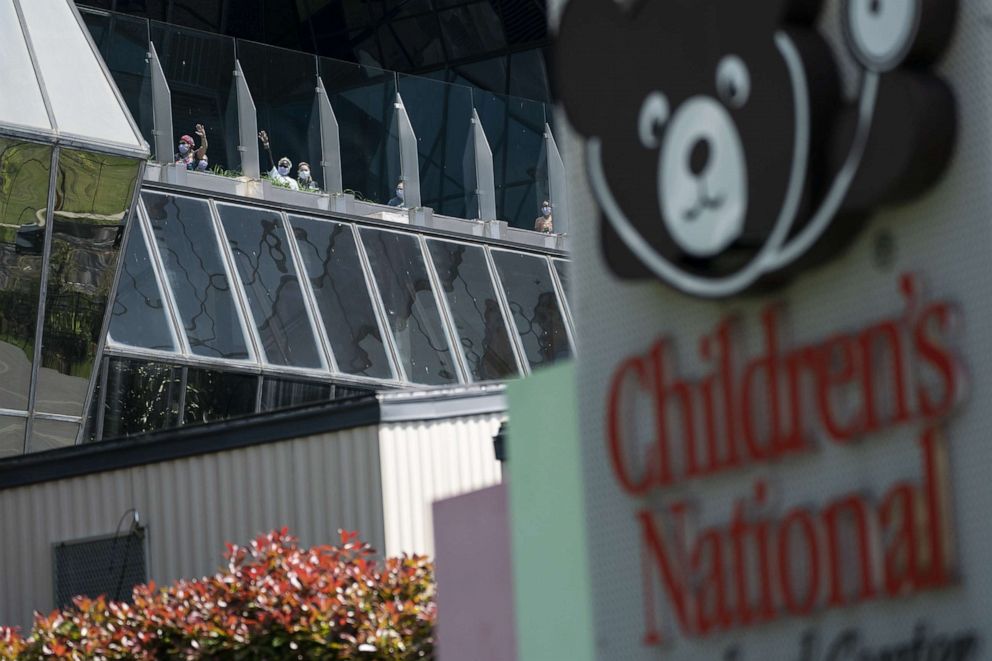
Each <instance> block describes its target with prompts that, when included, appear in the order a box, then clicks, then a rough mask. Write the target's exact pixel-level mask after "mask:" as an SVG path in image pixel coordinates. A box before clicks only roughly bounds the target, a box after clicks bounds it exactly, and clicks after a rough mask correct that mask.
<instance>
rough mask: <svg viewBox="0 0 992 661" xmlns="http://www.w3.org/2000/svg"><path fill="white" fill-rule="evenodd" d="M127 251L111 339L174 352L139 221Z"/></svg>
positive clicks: (134, 221)
mask: <svg viewBox="0 0 992 661" xmlns="http://www.w3.org/2000/svg"><path fill="white" fill-rule="evenodd" d="M131 222H133V223H134V226H133V227H132V228H131V236H130V237H129V238H128V242H127V250H125V251H124V265H123V266H122V267H121V278H120V280H119V281H118V283H117V297H116V298H115V299H114V311H113V313H112V314H113V316H112V317H111V319H110V333H109V334H110V338H111V339H112V340H113V341H114V342H117V343H119V344H126V345H128V346H132V347H142V348H145V349H159V350H161V351H175V350H176V347H175V343H174V342H173V339H172V333H171V332H170V331H169V326H170V324H169V319H168V317H169V315H168V313H167V311H166V309H165V303H164V301H163V299H162V292H161V290H160V289H159V285H158V281H157V279H156V278H155V271H154V269H153V268H152V260H151V257H150V256H149V254H148V246H147V245H146V244H145V233H144V230H143V229H142V227H141V223H139V222H138V219H137V217H134V218H133V219H132V221H131Z"/></svg>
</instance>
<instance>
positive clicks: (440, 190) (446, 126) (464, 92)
mask: <svg viewBox="0 0 992 661" xmlns="http://www.w3.org/2000/svg"><path fill="white" fill-rule="evenodd" d="M399 90H400V94H401V95H402V97H403V105H404V106H405V107H406V111H407V114H408V115H409V116H410V123H411V124H412V125H413V132H414V133H415V134H416V135H417V154H418V156H419V157H420V201H421V204H423V206H425V207H431V208H432V209H434V211H435V212H437V213H440V214H445V215H448V216H456V217H459V218H464V217H465V216H466V203H465V195H466V190H465V188H466V186H465V182H466V178H468V179H469V180H471V176H468V177H467V176H466V171H465V167H466V162H465V148H466V146H467V144H468V131H469V123H470V120H471V119H472V90H471V89H469V88H468V87H463V86H462V85H452V84H450V83H444V82H441V81H437V80H431V79H429V78H422V77H420V76H400V77H399ZM469 165H471V167H474V164H471V163H469Z"/></svg>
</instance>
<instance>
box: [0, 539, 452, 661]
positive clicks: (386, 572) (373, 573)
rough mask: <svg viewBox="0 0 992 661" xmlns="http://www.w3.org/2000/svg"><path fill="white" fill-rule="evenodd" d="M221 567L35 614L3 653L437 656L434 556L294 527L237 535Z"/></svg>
mask: <svg viewBox="0 0 992 661" xmlns="http://www.w3.org/2000/svg"><path fill="white" fill-rule="evenodd" d="M226 558H227V567H226V568H224V569H223V570H222V571H220V572H219V573H217V574H216V575H214V576H212V577H208V578H203V579H200V580H194V581H180V582H178V583H176V584H174V585H172V586H170V587H167V588H159V587H156V586H155V584H154V583H149V584H148V585H142V586H138V587H136V588H135V589H134V593H133V602H134V603H133V604H126V603H115V602H108V601H107V600H106V599H104V598H103V597H101V598H98V599H89V598H86V597H77V598H76V599H75V600H74V602H73V603H74V605H73V607H72V608H68V609H65V610H62V611H55V612H53V613H51V614H50V615H47V616H44V615H40V614H39V615H36V616H35V622H34V626H33V628H32V630H31V633H30V635H29V636H27V638H22V637H21V636H20V635H19V633H18V632H16V631H14V630H11V629H6V628H0V657H2V658H4V659H17V660H18V661H21V660H27V659H31V660H33V659H51V658H56V659H90V658H94V659H139V660H145V659H149V660H150V659H398V660H403V661H406V660H409V659H432V658H434V637H433V628H434V620H435V617H436V606H435V601H434V577H433V568H432V566H431V563H430V562H429V561H428V560H427V559H426V558H423V557H419V556H413V557H410V556H404V557H402V558H389V559H387V560H386V561H385V562H382V563H380V562H376V561H375V560H373V559H372V550H371V549H370V547H369V546H368V545H367V544H363V543H362V542H360V541H359V540H358V539H357V537H356V535H355V534H353V533H346V532H342V533H341V544H340V546H314V547H311V548H299V546H298V545H297V542H296V539H295V538H294V537H290V536H289V535H288V534H287V532H286V529H283V530H281V531H276V532H272V533H269V534H268V535H263V536H261V537H259V538H258V539H256V540H255V541H253V542H252V543H251V544H250V545H248V546H247V547H240V546H233V545H230V544H229V545H228V549H227V553H226Z"/></svg>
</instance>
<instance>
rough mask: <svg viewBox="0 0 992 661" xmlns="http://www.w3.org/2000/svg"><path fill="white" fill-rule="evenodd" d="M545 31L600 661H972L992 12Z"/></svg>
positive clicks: (983, 439)
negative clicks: (560, 145)
mask: <svg viewBox="0 0 992 661" xmlns="http://www.w3.org/2000/svg"><path fill="white" fill-rule="evenodd" d="M821 5H822V6H821ZM552 13H553V17H554V20H553V21H552V23H553V24H554V25H555V26H556V29H557V34H556V45H555V48H556V60H557V66H558V72H557V74H558V76H557V82H558V93H559V96H560V100H561V102H562V105H563V111H564V112H563V115H562V117H564V118H565V119H567V120H568V125H569V126H570V127H572V128H573V129H574V131H575V132H576V135H575V137H576V139H575V140H571V141H568V142H567V152H566V156H567V162H568V166H569V168H570V170H571V178H572V182H573V191H572V192H573V193H574V194H575V198H576V200H577V202H578V203H577V204H576V203H573V207H572V208H573V212H574V213H575V214H576V218H575V220H576V222H575V223H574V224H573V227H576V228H577V231H576V234H577V247H576V250H575V254H574V259H573V262H572V264H573V267H574V269H575V282H576V284H575V292H576V297H577V304H576V306H575V308H576V310H577V313H578V319H577V328H578V332H579V337H578V340H579V349H580V354H579V359H578V374H579V381H580V397H581V401H582V403H583V405H582V407H581V413H580V415H581V416H582V419H581V425H580V428H581V430H582V438H581V442H582V445H583V452H584V481H585V491H586V494H587V496H586V498H587V502H586V510H587V513H588V517H589V526H588V527H589V540H588V548H589V560H590V565H591V571H592V586H593V595H592V598H593V608H594V618H593V619H594V622H595V626H596V627H597V630H596V644H597V655H598V658H601V659H609V660H611V661H612V660H618V659H623V660H625V661H626V660H632V661H636V660H638V659H657V658H672V659H740V660H741V661H744V660H750V659H754V660H764V659H801V660H804V661H805V660H809V661H819V660H821V659H822V660H824V661H842V660H848V659H850V660H852V661H853V660H859V661H860V660H863V659H864V660H868V659H871V660H874V659H981V658H987V657H988V656H989V655H990V654H992V652H990V651H989V650H990V647H989V646H990V645H992V562H990V561H989V554H990V551H992V477H990V476H992V432H990V429H992V351H990V350H989V346H988V344H989V342H990V340H992V272H990V270H989V263H990V254H992V215H990V213H989V211H990V209H992V205H990V202H992V195H990V192H989V191H990V186H989V182H990V181H992V168H990V163H992V144H990V132H989V130H988V128H987V126H988V122H989V119H988V118H989V117H992V70H990V66H989V64H987V63H988V62H990V61H992V60H990V59H989V52H988V49H987V48H986V46H985V44H986V42H987V41H988V34H987V32H988V31H987V28H986V27H983V26H984V25H985V24H986V22H987V18H986V17H987V16H989V15H992V1H989V0H960V1H959V2H953V1H950V0H947V1H945V0H933V1H931V0H824V2H822V3H821V2H815V1H810V2H808V1H802V0H801V1H787V0H768V1H767V2H765V1H764V0H762V1H761V2H740V1H739V0H710V1H707V0H693V1H692V2H688V1H681V0H666V1H658V0H648V1H643V2H637V1H635V2H625V3H617V2H612V1H610V0H570V1H567V2H561V3H558V4H557V5H556V7H555V9H554V10H553V12H552ZM587 182H588V184H587ZM576 189H578V190H576Z"/></svg>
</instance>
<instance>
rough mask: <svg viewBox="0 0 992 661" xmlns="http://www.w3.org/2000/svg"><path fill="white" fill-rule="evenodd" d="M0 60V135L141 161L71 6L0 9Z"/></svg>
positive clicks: (64, 1)
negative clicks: (13, 135) (15, 135)
mask: <svg viewBox="0 0 992 661" xmlns="http://www.w3.org/2000/svg"><path fill="white" fill-rule="evenodd" d="M0 62H3V67H0V89H2V90H3V94H2V95H0V132H4V133H8V134H17V135H20V136H21V137H25V138H33V139H39V140H44V141H46V142H55V143H58V144H65V145H68V146H72V147H77V148H87V149H92V150H96V151H102V152H111V153H117V154H121V155H127V156H135V157H138V158H147V156H148V147H147V145H146V144H145V141H144V139H143V138H142V137H141V134H140V132H139V131H138V129H137V127H136V125H135V123H134V120H133V119H132V117H131V115H130V113H129V112H128V110H127V107H126V106H125V104H124V102H123V100H122V98H121V95H120V92H119V91H118V89H117V86H116V85H115V84H114V82H113V80H112V79H111V77H110V74H109V73H108V71H107V68H106V65H105V64H104V62H103V59H102V58H101V57H100V54H99V52H98V51H97V50H96V48H95V47H94V45H93V43H92V41H91V39H90V35H89V31H88V30H87V29H86V27H85V26H84V24H83V22H82V19H81V18H80V16H79V13H78V12H77V10H76V7H75V4H74V3H73V2H72V0H10V1H9V2H3V3H0Z"/></svg>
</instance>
